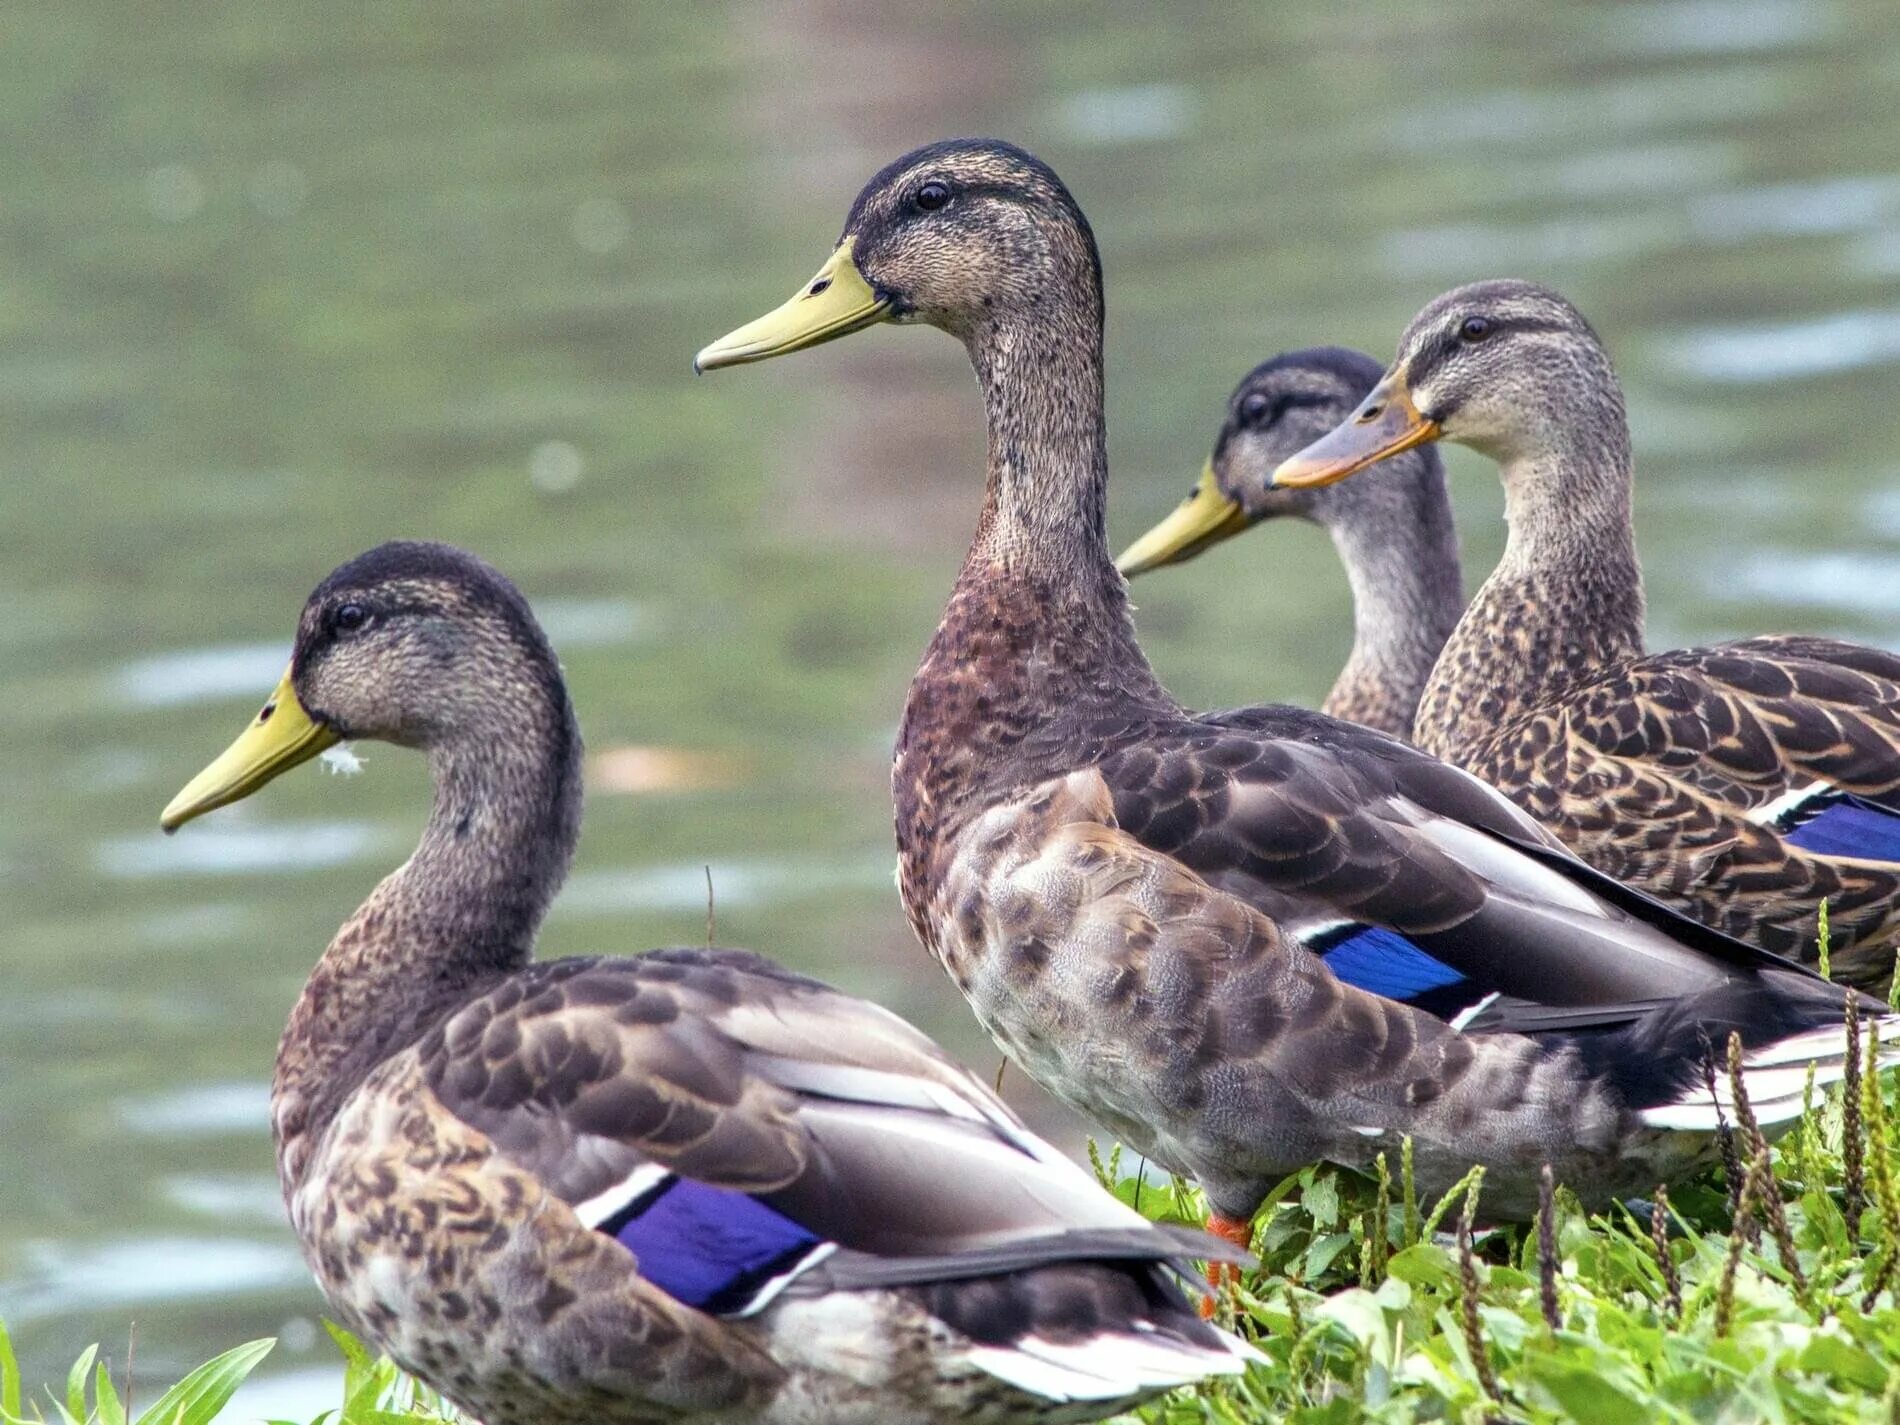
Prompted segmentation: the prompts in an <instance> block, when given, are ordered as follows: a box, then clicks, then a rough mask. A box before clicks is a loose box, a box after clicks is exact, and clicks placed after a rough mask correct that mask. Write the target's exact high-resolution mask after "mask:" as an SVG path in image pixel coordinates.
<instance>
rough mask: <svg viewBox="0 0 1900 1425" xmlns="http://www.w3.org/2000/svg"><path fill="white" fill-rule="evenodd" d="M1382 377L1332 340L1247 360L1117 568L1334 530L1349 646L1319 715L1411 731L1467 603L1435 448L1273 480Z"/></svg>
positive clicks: (1137, 570)
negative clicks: (1298, 526)
mask: <svg viewBox="0 0 1900 1425" xmlns="http://www.w3.org/2000/svg"><path fill="white" fill-rule="evenodd" d="M1382 374H1383V370H1382V368H1381V367H1380V365H1379V363H1378V362H1377V361H1375V360H1374V359H1373V358H1372V357H1370V356H1368V355H1366V354H1365V353H1364V352H1362V351H1352V350H1349V349H1347V348H1345V347H1338V346H1316V347H1307V348H1305V349H1303V350H1299V351H1285V352H1281V353H1280V354H1279V355H1278V356H1275V357H1272V358H1270V359H1268V360H1266V361H1263V362H1261V363H1260V364H1259V365H1258V366H1256V367H1254V368H1253V370H1251V371H1249V372H1248V373H1247V374H1246V376H1244V377H1243V378H1241V381H1240V384H1239V385H1238V386H1236V387H1235V388H1234V392H1233V394H1232V395H1231V396H1229V397H1228V399H1227V412H1226V417H1225V419H1224V420H1223V421H1222V423H1221V427H1220V431H1219V434H1218V435H1217V436H1216V437H1215V440H1214V453H1213V454H1212V455H1211V456H1210V457H1209V458H1208V461H1207V465H1206V468H1205V469H1203V470H1202V472H1201V476H1200V479H1199V480H1198V481H1197V482H1196V483H1195V485H1194V487H1193V488H1192V489H1191V490H1189V492H1188V495H1187V498H1186V499H1184V500H1183V501H1182V502H1181V503H1180V504H1179V505H1177V506H1176V507H1175V508H1174V509H1173V510H1172V511H1171V512H1170V513H1169V514H1168V515H1167V517H1166V518H1164V519H1163V520H1162V521H1161V522H1160V523H1159V524H1157V525H1155V526H1154V528H1153V529H1150V530H1149V531H1148V532H1147V533H1146V534H1143V535H1142V536H1141V537H1140V538H1139V539H1137V540H1136V541H1135V542H1134V543H1133V544H1131V545H1129V546H1128V548H1127V549H1125V550H1123V551H1122V553H1121V555H1120V557H1119V558H1117V559H1116V561H1115V567H1116V568H1117V569H1119V570H1120V571H1121V572H1122V575H1123V577H1125V578H1128V579H1133V578H1135V577H1136V576H1137V575H1141V574H1146V573H1148V572H1150V571H1152V570H1155V569H1160V568H1164V567H1165V566H1167V565H1170V564H1180V563H1184V562H1186V561H1187V560H1189V559H1193V558H1195V557H1197V556H1198V555H1201V554H1204V553H1205V552H1206V551H1208V550H1209V549H1212V548H1213V547H1214V546H1215V545H1216V544H1219V543H1220V542H1222V541H1223V540H1226V539H1229V538H1231V537H1233V536H1234V535H1236V534H1239V533H1240V532H1241V531H1243V530H1246V529H1251V528H1252V527H1253V526H1255V525H1257V524H1263V523H1265V522H1267V521H1269V520H1276V519H1298V520H1305V521H1307V522H1308V523H1311V524H1316V525H1318V526H1319V527H1320V528H1321V529H1323V530H1325V531H1326V533H1327V534H1328V535H1330V536H1331V537H1332V541H1333V547H1334V548H1335V549H1336V550H1337V551H1338V553H1339V559H1340V563H1341V564H1342V565H1344V566H1345V570H1346V581H1347V583H1348V585H1349V586H1350V587H1351V589H1352V602H1353V640H1352V651H1351V652H1350V653H1349V654H1348V655H1347V658H1346V662H1345V664H1344V666H1343V667H1341V669H1340V670H1339V676H1338V677H1337V678H1336V679H1334V681H1333V686H1332V690H1331V691H1330V692H1328V693H1327V694H1326V697H1325V699H1324V700H1323V701H1322V702H1321V703H1320V711H1321V712H1323V713H1327V714H1329V715H1330V716H1332V717H1337V718H1344V719H1345V720H1346V721H1347V722H1356V723H1359V724H1361V725H1362V726H1365V727H1371V728H1376V729H1377V730H1378V731H1380V732H1385V733H1390V734H1391V735H1392V736H1394V737H1405V738H1409V737H1410V736H1411V735H1412V722H1413V719H1414V718H1415V717H1416V715H1417V713H1418V700H1419V697H1420V695H1421V694H1423V693H1424V691H1425V682H1426V680H1427V679H1428V678H1430V677H1431V674H1432V669H1433V667H1434V666H1435V665H1436V664H1437V662H1438V653H1439V650H1440V649H1442V648H1443V647H1444V646H1445V640H1446V639H1447V638H1449V637H1450V636H1451V631H1452V629H1453V628H1454V627H1456V626H1457V623H1458V617H1459V615H1460V614H1462V613H1463V612H1464V609H1465V590H1464V574H1463V572H1462V570H1461V568H1460V565H1459V560H1458V530H1457V525H1456V523H1455V522H1454V520H1453V519H1452V512H1451V496H1450V494H1449V493H1448V492H1447V490H1446V488H1445V471H1444V466H1443V464H1442V463H1441V461H1440V460H1439V458H1438V452H1437V450H1436V449H1434V448H1433V447H1431V446H1429V445H1422V446H1415V447H1414V448H1413V449H1411V450H1409V451H1406V452H1404V453H1403V454H1401V455H1398V456H1395V457H1393V458H1392V459H1391V460H1388V461H1386V462H1384V463H1383V464H1381V465H1379V466H1378V467H1377V469H1376V470H1373V471H1369V472H1367V474H1366V476H1365V478H1364V479H1362V480H1357V481H1353V482H1351V483H1348V484H1342V485H1336V486H1327V487H1321V488H1317V489H1312V490H1291V489H1286V488H1283V487H1280V486H1276V485H1275V484H1274V483H1273V472H1274V470H1275V468H1276V467H1278V465H1279V464H1280V462H1281V461H1282V460H1284V459H1286V458H1287V456H1289V455H1292V454H1293V453H1295V452H1296V451H1299V450H1302V449H1304V448H1305V447H1306V446H1308V445H1310V444H1311V443H1312V442H1313V441H1314V440H1316V439H1318V438H1319V436H1320V435H1322V434H1323V433H1324V432H1326V431H1329V430H1331V429H1332V428H1333V427H1334V426H1335V425H1337V424H1338V423H1339V422H1340V421H1341V420H1342V419H1344V417H1345V416H1346V414H1347V413H1348V412H1349V411H1351V410H1352V409H1353V408H1354V407H1356V406H1357V405H1358V404H1359V402H1360V401H1362V400H1364V399H1365V395H1366V393H1367V392H1368V391H1370V390H1371V389H1372V388H1373V386H1374V385H1375V384H1376V383H1377V382H1378V379H1379V377H1380V376H1381V375H1382ZM1342 496H1343V497H1345V498H1341V497H1342Z"/></svg>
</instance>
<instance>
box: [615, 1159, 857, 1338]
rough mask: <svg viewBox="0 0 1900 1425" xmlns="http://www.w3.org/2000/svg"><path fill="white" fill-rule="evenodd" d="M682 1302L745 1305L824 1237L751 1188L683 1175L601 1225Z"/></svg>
mask: <svg viewBox="0 0 1900 1425" xmlns="http://www.w3.org/2000/svg"><path fill="white" fill-rule="evenodd" d="M601 1230H602V1231H603V1232H606V1233H608V1234H609V1235H611V1236H612V1237H614V1238H615V1239H616V1240H618V1241H619V1242H620V1244H621V1245H622V1246H624V1247H626V1248H627V1250H628V1251H630V1252H632V1253H633V1255H634V1256H636V1257H637V1258H639V1260H640V1275H641V1276H642V1277H644V1278H645V1279H646V1280H647V1281H650V1282H652V1283H653V1285H655V1286H657V1287H658V1288H660V1290H661V1291H664V1292H665V1293H666V1294H667V1295H668V1296H670V1297H672V1298H673V1299H674V1300H675V1301H680V1302H683V1303H685V1304H686V1305H687V1306H691V1307H695V1308H697V1309H699V1310H702V1311H710V1312H713V1313H715V1314H717V1313H719V1312H722V1311H737V1310H739V1309H740V1308H741V1307H743V1306H744V1305H745V1304H746V1302H747V1301H748V1300H749V1299H750V1298H751V1297H752V1296H753V1294H754V1293H756V1292H757V1291H758V1289H759V1288H760V1287H762V1286H764V1285H765V1284H766V1283H767V1282H768V1281H770V1280H771V1279H772V1278H773V1277H775V1276H777V1275H778V1274H779V1273H780V1272H782V1271H784V1270H785V1269H786V1268H788V1267H790V1266H791V1265H792V1263H794V1262H796V1261H797V1260H798V1259H799V1258H800V1257H802V1256H804V1255H805V1254H806V1253H807V1252H809V1251H810V1250H811V1249H812V1248H814V1247H816V1246H818V1245H819V1243H820V1242H821V1241H822V1240H823V1239H821V1238H819V1237H817V1236H816V1235H814V1234H813V1233H811V1232H808V1231H807V1230H806V1229H805V1228H803V1227H800V1226H799V1225H798V1224H797V1223H796V1222H793V1221H792V1220H791V1219H790V1218H788V1217H784V1216H781V1215H780V1214H779V1213H776V1212H774V1211H773V1210H772V1209H771V1208H769V1207H767V1206H766V1205H765V1204H764V1203H762V1202H760V1201H759V1200H758V1199H757V1198H755V1197H753V1196H751V1195H750V1194H748V1193H743V1192H736V1191H734V1190H732V1189H730V1188H720V1187H713V1186H712V1185H710V1184H708V1183H700V1182H694V1181H693V1180H692V1179H690V1178H675V1179H673V1180H672V1181H671V1182H669V1183H668V1184H666V1186H664V1187H662V1188H661V1189H660V1190H659V1191H658V1192H657V1193H655V1194H653V1195H651V1196H648V1197H646V1198H643V1199H641V1200H640V1201H639V1202H637V1203H635V1204H634V1205H633V1206H632V1207H631V1208H629V1209H628V1210H627V1211H626V1212H625V1213H622V1214H621V1215H620V1216H618V1217H615V1218H612V1219H610V1220H609V1221H607V1222H604V1223H602V1224H601Z"/></svg>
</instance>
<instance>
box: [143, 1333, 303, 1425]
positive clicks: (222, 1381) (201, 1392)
mask: <svg viewBox="0 0 1900 1425" xmlns="http://www.w3.org/2000/svg"><path fill="white" fill-rule="evenodd" d="M276 1344H277V1340H276V1338H275V1337H272V1336H266V1337H263V1338H262V1339H260V1340H256V1341H246V1342H245V1343H244V1344H243V1345H242V1346H233V1347H232V1348H231V1349H230V1350H228V1351H226V1352H224V1353H223V1354H222V1355H218V1356H213V1357H212V1358H211V1359H210V1360H208V1361H206V1362H205V1363H204V1364H203V1365H202V1366H199V1367H198V1369H197V1370H195V1371H193V1372H192V1373H191V1374H190V1375H188V1376H186V1377H185V1378H184V1379H183V1380H181V1381H179V1382H178V1384H177V1385H175V1386H173V1387H172V1388H171V1389H170V1390H168V1391H166V1392H165V1393H164V1394H163V1395H161V1396H160V1397H159V1398H158V1399H157V1400H156V1401H154V1402H153V1403H152V1406H151V1408H150V1409H149V1410H147V1411H146V1412H145V1413H144V1414H143V1415H141V1416H139V1419H138V1425H208V1422H210V1421H211V1420H212V1419H214V1418H215V1417H216V1416H217V1413H218V1412H219V1411H220V1410H222V1409H224V1407H225V1406H226V1405H227V1404H228V1403H229V1402H230V1399H231V1397H232V1395H233V1394H235V1393H236V1391H237V1388H238V1387H239V1386H240V1385H242V1384H243V1383H244V1378H245V1377H246V1376H248V1375H249V1374H250V1373H251V1372H252V1371H253V1370H255V1369H256V1368H257V1363H258V1362H259V1361H261V1360H263V1359H264V1357H266V1356H267V1355H269V1354H270V1350H271V1347H272V1346H275V1345H276Z"/></svg>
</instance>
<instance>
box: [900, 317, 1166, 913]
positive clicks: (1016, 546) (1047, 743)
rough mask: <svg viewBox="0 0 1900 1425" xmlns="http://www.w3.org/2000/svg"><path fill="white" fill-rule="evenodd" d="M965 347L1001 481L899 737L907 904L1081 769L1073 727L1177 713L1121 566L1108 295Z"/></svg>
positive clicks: (988, 328) (992, 468)
mask: <svg viewBox="0 0 1900 1425" xmlns="http://www.w3.org/2000/svg"><path fill="white" fill-rule="evenodd" d="M1078 285H1080V284H1078ZM965 345H966V346H967V348H968V350H969V353H970V361H971V364H972V365H973V366H974V367H975V369H976V376H977V381H978V384H979V385H980V386H981V388H982V392H983V406H984V412H985V415H986V417H987V419H988V425H989V469H988V480H987V483H986V486H985V490H984V497H983V509H982V513H981V515H980V516H979V518H978V520H977V527H976V534H975V537H974V538H973V539H972V541H971V544H970V551H969V554H968V556H967V557H966V558H965V559H964V562H963V569H962V572H961V573H960V574H959V575H958V577H957V582H956V587H955V588H954V590H953V591H952V593H951V595H950V602H949V605H948V606H947V607H946V609H945V610H944V615H943V619H942V621H941V622H940V623H939V625H938V627H937V632H936V635H935V637H934V638H932V640H931V643H930V647H929V649H928V650H927V651H926V652H925V654H924V660H923V664H922V666H921V667H920V668H919V669H918V672H917V676H916V678H915V679H913V680H912V682H911V686H910V695H909V698H908V700H907V702H906V705H905V710H904V721H903V725H902V728H901V730H900V732H899V734H898V744H897V759H896V764H895V766H894V769H893V780H894V787H895V792H896V799H897V822H898V825H897V836H898V848H899V852H900V857H901V860H902V864H903V867H904V872H905V876H906V889H907V891H910V890H913V889H917V887H916V885H915V883H914V881H913V880H912V873H913V872H917V873H918V874H921V870H920V863H919V861H918V858H921V857H923V856H924V855H925V854H926V853H927V852H928V849H929V848H930V847H931V846H932V845H938V844H942V843H943V842H944V841H945V840H946V839H947V838H948V837H949V836H950V835H951V834H952V833H953V832H954V830H955V828H956V827H957V825H959V824H960V823H961V821H962V819H963V818H964V817H966V816H967V815H969V814H971V813H972V812H974V811H976V810H980V809H981V808H982V807H983V806H985V805H988V804H990V803H991V802H993V801H994V800H995V799H996V798H997V797H998V796H1000V795H1002V794H1003V793H1004V792H1006V791H1007V790H1008V789H1010V788H1012V787H1018V786H1023V785H1027V784H1031V783H1033V782H1035V781H1038V780H1041V779H1042V778H1043V777H1045V776H1050V775H1054V774H1055V773H1056V772H1058V771H1064V770H1068V769H1069V768H1068V766H1066V765H1062V764H1063V763H1064V762H1065V759H1066V761H1067V762H1068V763H1071V764H1072V763H1073V760H1074V754H1073V753H1072V751H1070V747H1071V745H1072V743H1071V740H1070V739H1068V738H1065V737H1063V736H1061V735H1060V733H1059V726H1060V724H1061V722H1062V720H1063V719H1064V718H1065V717H1066V716H1068V715H1070V714H1074V713H1076V712H1078V711H1080V712H1086V711H1087V709H1089V708H1090V707H1099V706H1103V705H1105V704H1109V703H1113V704H1115V705H1117V706H1125V705H1127V704H1129V703H1131V702H1132V703H1135V704H1138V705H1139V704H1143V703H1146V704H1150V705H1153V706H1155V707H1173V706H1174V704H1173V703H1172V701H1171V700H1170V699H1169V698H1168V695H1167V693H1166V692H1165V691H1164V690H1163V689H1162V687H1161V685H1160V684H1159V683H1158V682H1157V681H1156V679H1155V676H1154V673H1153V671H1152V670H1151V669H1150V668H1149V666H1148V660H1147V659H1146V658H1145V657H1144V656H1143V655H1142V652H1141V649H1140V647H1139V646H1138V645H1137V644H1136V642H1135V633H1134V625H1133V622H1132V620H1131V619H1130V616H1129V608H1128V594H1127V586H1126V584H1124V583H1123V581H1122V577H1121V575H1120V574H1119V573H1117V572H1116V569H1115V565H1114V561H1113V560H1112V559H1111V558H1110V557H1109V551H1108V540H1107V530H1106V519H1105V513H1104V511H1105V507H1106V502H1107V485H1108V451H1107V438H1106V432H1105V428H1104V421H1103V411H1102V305H1101V295H1100V284H1099V280H1097V282H1096V283H1095V284H1094V290H1093V293H1092V294H1087V293H1084V294H1083V295H1082V296H1079V297H1078V298H1076V299H1075V300H1072V301H1069V302H1066V303H1063V302H1045V303H1044V304H1043V305H1042V306H1039V307H1038V308H1037V309H1036V310H1035V311H1033V312H1025V313H1021V314H1018V315H1016V316H1014V317H1000V316H999V317H996V318H993V319H990V320H988V321H986V322H985V323H983V324H982V325H980V326H978V327H977V328H976V329H974V330H973V331H971V332H969V333H968V334H967V335H966V338H965Z"/></svg>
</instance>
